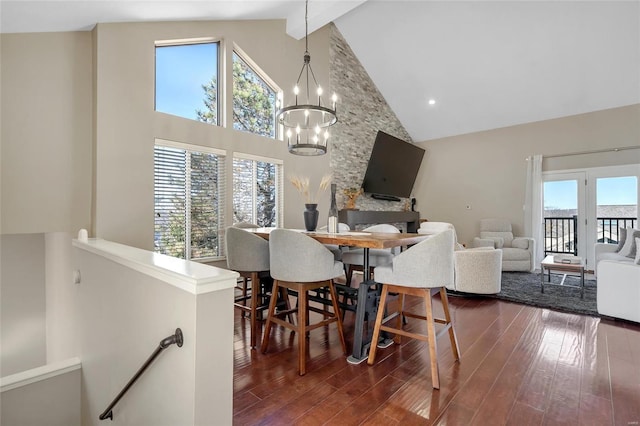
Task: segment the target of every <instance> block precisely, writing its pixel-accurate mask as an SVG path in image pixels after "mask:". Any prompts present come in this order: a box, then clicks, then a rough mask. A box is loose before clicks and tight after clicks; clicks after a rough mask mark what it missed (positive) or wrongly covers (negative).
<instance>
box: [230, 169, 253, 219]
mask: <svg viewBox="0 0 640 426" xmlns="http://www.w3.org/2000/svg"><path fill="white" fill-rule="evenodd" d="M253 163H254V162H253V161H252V160H244V159H239V158H234V159H233V222H234V223H237V222H249V223H256V220H255V218H254V217H253Z"/></svg>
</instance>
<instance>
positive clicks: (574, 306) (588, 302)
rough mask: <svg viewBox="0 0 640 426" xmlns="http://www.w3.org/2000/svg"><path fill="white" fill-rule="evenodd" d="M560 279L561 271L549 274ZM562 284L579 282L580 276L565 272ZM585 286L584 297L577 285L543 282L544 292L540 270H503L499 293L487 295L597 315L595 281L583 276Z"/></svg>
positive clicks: (555, 278)
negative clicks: (535, 271) (541, 289)
mask: <svg viewBox="0 0 640 426" xmlns="http://www.w3.org/2000/svg"><path fill="white" fill-rule="evenodd" d="M546 279H547V278H546V276H545V280H546ZM561 280H562V275H554V274H552V275H551V282H552V283H558V284H559V283H560V282H561ZM565 284H569V285H580V277H571V276H568V277H567V279H566V280H565ZM584 286H585V289H584V299H581V298H580V289H579V288H574V287H564V286H557V285H547V284H546V282H545V286H544V293H541V292H540V274H537V273H529V272H503V273H502V289H501V291H500V293H498V294H493V295H490V297H495V298H498V299H502V300H508V301H512V302H518V303H524V304H526V305H532V306H537V307H541V308H549V309H554V310H557V311H563V312H571V313H579V314H586V315H591V316H599V315H598V310H597V307H596V281H595V280H588V279H585V280H584Z"/></svg>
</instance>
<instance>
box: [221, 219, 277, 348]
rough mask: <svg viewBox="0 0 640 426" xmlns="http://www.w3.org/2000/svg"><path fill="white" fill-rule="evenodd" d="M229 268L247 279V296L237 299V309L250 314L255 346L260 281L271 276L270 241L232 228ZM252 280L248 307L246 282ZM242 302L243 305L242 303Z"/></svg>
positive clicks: (227, 234)
mask: <svg viewBox="0 0 640 426" xmlns="http://www.w3.org/2000/svg"><path fill="white" fill-rule="evenodd" d="M225 244H226V253H227V267H228V268H229V269H231V270H233V271H237V272H238V273H239V274H240V276H241V277H242V278H243V280H244V284H245V285H244V288H245V292H244V297H241V298H236V300H235V302H234V306H235V307H236V308H238V309H240V310H242V311H243V312H249V314H250V321H251V347H252V348H255V346H256V332H257V316H258V311H259V310H260V309H265V307H264V306H259V301H258V297H259V294H260V293H261V291H260V287H261V286H260V279H261V278H262V279H264V278H268V277H269V242H268V241H267V240H265V239H264V238H261V237H259V236H257V235H255V234H252V233H250V232H247V231H245V230H243V229H241V228H236V227H233V226H232V227H229V228H227V229H226V232H225ZM247 279H248V280H250V281H251V295H250V299H251V302H250V303H249V306H246V304H245V302H246V299H247V296H246V280H247ZM241 302H242V303H241Z"/></svg>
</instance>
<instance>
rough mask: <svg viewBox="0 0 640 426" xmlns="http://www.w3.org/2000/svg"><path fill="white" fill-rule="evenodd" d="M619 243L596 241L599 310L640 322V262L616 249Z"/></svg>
mask: <svg viewBox="0 0 640 426" xmlns="http://www.w3.org/2000/svg"><path fill="white" fill-rule="evenodd" d="M617 247H618V246H617V245H616V244H604V243H596V245H595V257H596V276H597V280H598V287H597V306H598V313H600V314H602V315H606V316H610V317H614V318H621V319H625V320H629V321H635V322H640V265H637V264H636V263H635V262H634V259H631V258H629V257H626V256H622V255H620V254H618V253H616V249H617Z"/></svg>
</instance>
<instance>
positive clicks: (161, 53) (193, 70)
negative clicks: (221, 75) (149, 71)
mask: <svg viewBox="0 0 640 426" xmlns="http://www.w3.org/2000/svg"><path fill="white" fill-rule="evenodd" d="M218 47H219V46H218V43H213V42H209V43H194V44H180V45H161V44H159V45H157V46H156V111H160V112H164V113H167V114H172V115H177V116H179V117H184V118H189V119H191V120H199V121H204V122H206V123H210V124H216V125H217V124H218V116H219V114H218V109H219V103H218V100H219V94H218V51H219V48H218Z"/></svg>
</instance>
